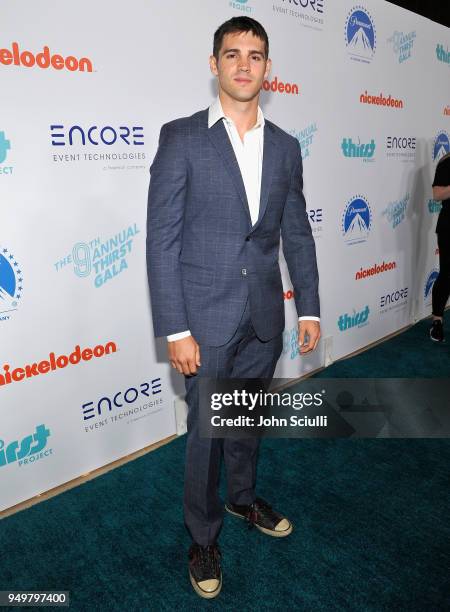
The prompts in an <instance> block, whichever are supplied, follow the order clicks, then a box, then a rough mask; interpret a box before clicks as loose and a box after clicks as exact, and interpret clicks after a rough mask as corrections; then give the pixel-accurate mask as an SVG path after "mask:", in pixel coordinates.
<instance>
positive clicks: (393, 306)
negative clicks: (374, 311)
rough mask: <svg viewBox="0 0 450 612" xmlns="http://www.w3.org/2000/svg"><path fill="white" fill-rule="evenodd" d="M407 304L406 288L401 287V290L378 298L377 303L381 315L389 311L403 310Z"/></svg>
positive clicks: (395, 290)
mask: <svg viewBox="0 0 450 612" xmlns="http://www.w3.org/2000/svg"><path fill="white" fill-rule="evenodd" d="M407 303H408V287H403V289H394V290H393V291H390V292H389V293H386V294H384V295H382V296H380V299H379V301H378V304H379V308H380V313H381V314H384V313H386V312H389V311H391V310H397V309H402V308H405V306H406V304H407Z"/></svg>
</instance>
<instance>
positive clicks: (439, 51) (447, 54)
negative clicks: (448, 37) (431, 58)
mask: <svg viewBox="0 0 450 612" xmlns="http://www.w3.org/2000/svg"><path fill="white" fill-rule="evenodd" d="M436 57H437V58H438V60H439V61H440V62H444V64H450V51H449V50H448V47H447V50H444V47H443V46H442V45H441V44H440V43H438V44H437V45H436Z"/></svg>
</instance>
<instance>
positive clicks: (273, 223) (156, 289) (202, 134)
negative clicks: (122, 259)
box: [147, 110, 320, 346]
mask: <svg viewBox="0 0 450 612" xmlns="http://www.w3.org/2000/svg"><path fill="white" fill-rule="evenodd" d="M150 174H151V178H150V188H149V195H148V213H147V271H148V278H149V285H150V298H151V305H152V315H153V326H154V331H155V336H165V335H169V334H174V333H176V332H180V331H184V330H186V329H190V330H191V332H192V334H193V336H194V338H195V339H196V340H197V342H199V344H205V345H208V346H222V345H223V344H225V343H226V342H228V341H229V340H230V339H231V338H232V336H233V334H234V332H235V331H236V329H237V327H238V324H239V321H240V319H241V316H242V313H243V311H244V308H245V304H246V301H247V299H249V301H250V312H251V319H252V324H253V327H254V329H255V332H256V334H257V336H258V337H259V338H260V339H261V340H270V339H271V338H273V337H275V336H276V335H278V334H280V333H281V332H282V331H283V329H284V299H283V286H282V281H281V274H280V268H279V263H278V257H279V244H280V233H281V237H282V247H283V253H284V256H285V259H286V262H287V264H288V269H289V274H290V277H291V280H292V283H293V287H294V298H295V304H296V307H297V312H298V314H299V316H302V315H306V316H308V315H309V316H319V314H320V312H319V296H318V280H319V279H318V272H317V263H316V251H315V244H314V239H313V237H312V233H311V228H310V225H309V221H308V218H307V214H306V207H305V199H304V197H303V193H302V186H303V180H302V158H301V153H300V146H299V144H298V141H297V140H296V139H295V138H293V137H292V136H290V135H288V134H287V133H286V132H284V131H283V130H281V129H280V128H278V127H277V126H276V125H275V124H273V123H271V122H270V121H267V120H266V121H265V125H264V151H263V169H262V180H261V200H260V211H259V217H258V221H257V222H256V224H255V225H254V226H252V224H251V219H250V211H249V208H248V203H247V198H246V194H245V188H244V183H243V181H242V177H241V173H240V170H239V165H238V163H237V160H236V157H235V154H234V151H233V147H232V145H231V143H230V140H229V137H228V135H227V133H226V129H225V126H224V125H223V121H218V122H217V123H216V124H215V125H213V126H212V127H211V128H208V110H203V111H200V112H198V113H195V114H194V115H192V116H191V117H186V118H182V119H177V120H175V121H171V122H170V123H167V124H165V125H163V127H162V129H161V134H160V139H159V147H158V151H157V153H156V156H155V159H154V161H153V163H152V165H151V167H150Z"/></svg>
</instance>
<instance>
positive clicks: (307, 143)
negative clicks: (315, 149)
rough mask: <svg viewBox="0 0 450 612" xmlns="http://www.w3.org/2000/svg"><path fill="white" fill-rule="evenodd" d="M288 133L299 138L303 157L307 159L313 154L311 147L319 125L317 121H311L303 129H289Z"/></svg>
mask: <svg viewBox="0 0 450 612" xmlns="http://www.w3.org/2000/svg"><path fill="white" fill-rule="evenodd" d="M288 133H289V134H290V135H291V136H293V137H294V138H296V139H297V140H298V142H299V144H300V150H301V152H302V159H303V160H305V159H306V158H307V157H309V156H310V155H311V151H310V147H311V145H312V143H313V139H314V137H315V135H316V134H317V125H316V124H315V123H310V124H309V125H308V126H306V127H305V128H303V129H302V130H289V132H288Z"/></svg>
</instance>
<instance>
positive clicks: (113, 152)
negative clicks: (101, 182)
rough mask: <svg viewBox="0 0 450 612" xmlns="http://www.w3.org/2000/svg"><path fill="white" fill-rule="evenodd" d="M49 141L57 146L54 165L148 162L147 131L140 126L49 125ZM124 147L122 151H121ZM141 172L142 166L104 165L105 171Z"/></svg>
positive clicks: (53, 156) (53, 145)
mask: <svg viewBox="0 0 450 612" xmlns="http://www.w3.org/2000/svg"><path fill="white" fill-rule="evenodd" d="M50 142H51V145H52V147H56V148H57V149H55V153H53V155H52V158H53V162H54V163H74V162H80V161H81V162H98V161H101V162H111V161H113V162H115V161H127V162H129V161H132V162H133V163H134V162H135V161H136V160H145V153H144V152H143V151H141V150H139V148H140V147H142V146H144V144H145V142H144V128H143V126H141V125H139V126H138V125H119V126H113V125H90V126H81V125H64V124H52V125H51V126H50ZM119 147H121V148H119ZM125 168H126V169H139V168H145V166H143V165H132V166H125V165H122V166H117V165H116V166H104V170H106V169H113V170H117V169H125Z"/></svg>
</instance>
